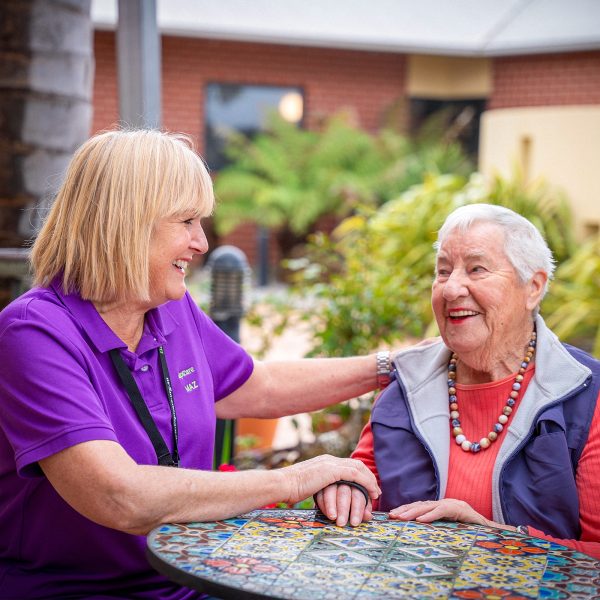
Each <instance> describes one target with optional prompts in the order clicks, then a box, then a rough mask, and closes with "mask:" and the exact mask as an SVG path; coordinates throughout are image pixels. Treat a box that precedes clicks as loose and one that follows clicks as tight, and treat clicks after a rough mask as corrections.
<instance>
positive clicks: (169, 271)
mask: <svg viewBox="0 0 600 600" xmlns="http://www.w3.org/2000/svg"><path fill="white" fill-rule="evenodd" d="M150 244H151V246H150V298H151V302H150V303H151V305H152V306H159V305H160V304H164V303H165V302H168V301H169V300H179V299H181V298H182V297H183V295H184V294H185V291H186V286H185V271H186V269H187V266H188V264H189V263H190V261H191V260H192V258H193V257H194V255H196V254H205V253H206V251H207V250H208V242H207V240H206V235H205V233H204V230H203V229H202V224H201V221H200V218H199V217H197V216H194V215H192V214H191V213H190V214H183V215H177V216H171V217H165V218H163V219H160V220H159V222H158V223H157V224H156V226H155V228H154V232H153V235H152V239H151V242H150Z"/></svg>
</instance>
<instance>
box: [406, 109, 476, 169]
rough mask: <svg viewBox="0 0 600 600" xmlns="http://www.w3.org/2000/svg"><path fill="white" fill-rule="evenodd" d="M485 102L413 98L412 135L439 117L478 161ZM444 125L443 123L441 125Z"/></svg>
mask: <svg viewBox="0 0 600 600" xmlns="http://www.w3.org/2000/svg"><path fill="white" fill-rule="evenodd" d="M485 104H486V101H485V100H481V99H473V100H430V99H424V98H411V100H410V129H411V132H412V133H416V132H418V131H419V129H420V128H421V126H422V125H423V124H424V123H425V122H426V121H428V119H429V118H430V117H433V116H434V115H438V117H439V118H440V120H441V121H442V122H443V124H444V125H445V127H446V129H448V128H451V133H452V135H453V137H455V139H456V140H457V141H458V142H460V144H461V145H462V147H463V149H464V151H465V152H466V153H467V155H469V156H470V157H471V158H473V159H477V153H478V151H479V121H480V119H481V114H482V113H483V111H484V110H485ZM440 124H442V123H440Z"/></svg>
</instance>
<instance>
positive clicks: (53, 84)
mask: <svg viewBox="0 0 600 600" xmlns="http://www.w3.org/2000/svg"><path fill="white" fill-rule="evenodd" d="M90 5H91V0H2V2H1V3H0V248H10V247H14V248H19V247H23V246H24V245H26V244H27V242H28V240H31V239H32V238H33V237H34V236H35V234H36V232H37V230H38V229H39V227H40V225H41V223H42V221H43V218H44V216H45V212H46V210H47V208H48V206H49V205H50V203H51V202H52V198H53V196H54V193H55V192H56V189H57V188H58V186H59V184H60V182H61V180H62V176H63V174H64V170H65V168H66V166H67V164H68V162H69V160H70V158H71V156H72V155H73V152H74V150H75V149H76V148H77V147H78V146H79V145H80V144H81V143H82V142H83V141H84V140H85V139H87V137H88V136H89V132H90V125H91V115H92V104H91V95H92V83H93V70H94V59H93V46H92V33H93V32H92V22H91V17H90ZM18 276H19V275H18V273H16V274H15V275H14V276H13V277H11V274H10V273H7V269H6V268H4V269H0V307H2V306H4V305H5V304H6V303H7V301H8V300H10V289H11V287H13V288H14V280H15V278H17V277H18Z"/></svg>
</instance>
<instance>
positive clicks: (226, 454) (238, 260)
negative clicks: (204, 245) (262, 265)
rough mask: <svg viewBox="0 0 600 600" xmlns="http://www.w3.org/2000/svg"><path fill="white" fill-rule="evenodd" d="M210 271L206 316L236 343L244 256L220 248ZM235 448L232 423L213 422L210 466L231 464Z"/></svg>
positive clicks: (246, 276)
mask: <svg viewBox="0 0 600 600" xmlns="http://www.w3.org/2000/svg"><path fill="white" fill-rule="evenodd" d="M206 267H207V268H208V269H210V272H211V286H210V291H211V296H210V316H211V318H212V320H213V321H214V322H215V323H216V324H217V325H218V327H219V328H220V329H221V330H223V331H224V332H225V333H226V334H227V335H228V336H229V337H230V338H231V339H232V340H234V341H236V342H239V341H240V320H241V318H242V316H243V315H244V288H245V287H246V282H247V281H249V272H250V268H249V267H248V260H247V258H246V255H245V254H244V253H243V252H242V251H241V250H240V249H239V248H236V247H235V246H220V247H219V248H216V249H215V250H214V251H213V252H212V253H211V255H210V256H209V258H208V261H207V263H206ZM234 447H235V421H234V420H230V419H226V420H225V419H217V430H216V436H215V456H214V465H215V467H219V465H222V464H228V463H231V461H232V460H233V454H234Z"/></svg>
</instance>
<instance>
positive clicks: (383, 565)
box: [148, 510, 600, 600]
mask: <svg viewBox="0 0 600 600" xmlns="http://www.w3.org/2000/svg"><path fill="white" fill-rule="evenodd" d="M148 559H149V561H150V563H151V564H152V566H153V567H154V568H156V569H157V570H158V571H160V572H161V573H163V574H164V575H166V576H167V577H169V578H170V579H172V580H174V581H176V582H178V583H180V584H182V585H185V586H188V587H191V588H193V589H196V590H200V591H203V592H206V593H208V594H212V595H214V596H218V597H219V598H225V599H227V598H235V599H240V598H284V599H302V600H326V599H327V600H329V599H331V600H340V599H344V600H346V599H348V600H350V599H354V598H356V599H361V600H362V599H372V598H419V599H420V598H461V599H464V598H471V599H476V598H481V599H484V598H487V599H490V600H491V599H497V600H518V599H520V598H548V599H550V598H581V599H584V598H585V599H586V600H589V599H590V598H600V561H597V560H595V559H594V558H591V557H589V556H587V555H585V554H581V553H579V552H576V551H575V550H571V549H569V548H565V547H564V546H560V545H558V544H554V543H552V542H547V541H545V540H540V539H536V538H530V537H526V536H523V535H520V534H517V533H510V532H501V531H498V530H496V529H491V528H487V527H482V526H478V525H469V524H464V523H449V522H442V521H439V522H436V523H434V524H420V523H415V522H403V521H391V520H388V518H387V514H385V513H375V515H374V519H373V520H372V521H371V522H369V523H363V524H361V525H360V526H358V527H350V526H347V527H336V526H335V525H333V524H332V523H331V522H330V521H328V520H327V519H325V518H324V517H323V516H322V514H321V513H319V512H318V511H315V510H256V511H253V512H251V513H248V514H246V515H242V516H240V517H237V518H235V519H227V520H225V521H217V522H213V523H189V524H186V525H163V526H161V527H158V528H157V529H155V530H154V531H152V532H151V533H150V535H149V536H148Z"/></svg>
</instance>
